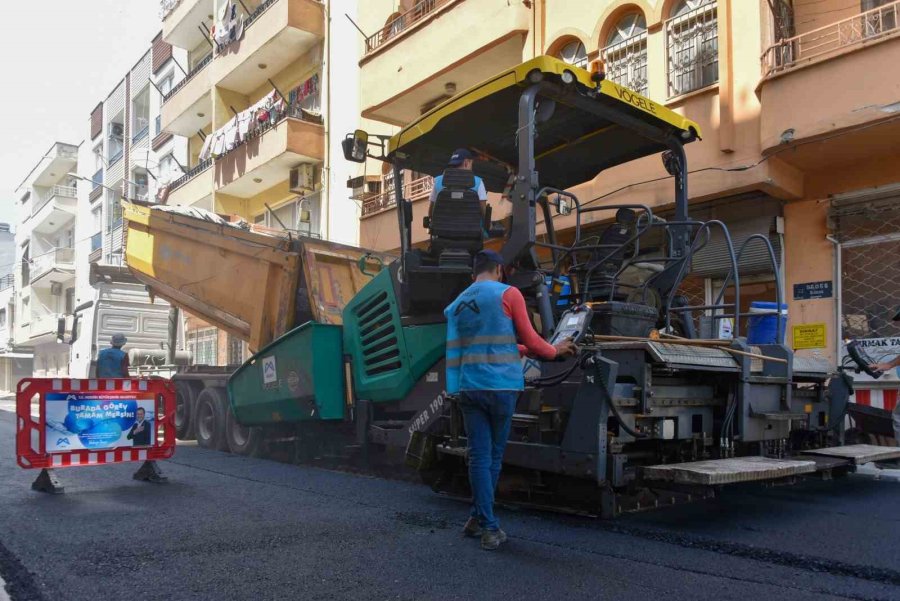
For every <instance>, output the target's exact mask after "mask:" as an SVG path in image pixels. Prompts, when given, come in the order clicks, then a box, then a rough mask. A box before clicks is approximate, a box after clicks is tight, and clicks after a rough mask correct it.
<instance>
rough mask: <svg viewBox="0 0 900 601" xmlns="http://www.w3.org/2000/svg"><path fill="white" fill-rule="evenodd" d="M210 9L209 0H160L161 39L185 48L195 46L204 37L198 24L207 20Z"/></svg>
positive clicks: (188, 48) (189, 48) (211, 7)
mask: <svg viewBox="0 0 900 601" xmlns="http://www.w3.org/2000/svg"><path fill="white" fill-rule="evenodd" d="M212 10H213V3H212V2H211V0H180V1H178V0H162V1H161V2H160V15H161V16H162V17H163V31H162V34H163V40H164V41H165V42H166V43H167V44H171V45H173V46H176V47H178V48H184V49H185V50H192V49H194V48H196V47H197V46H199V45H200V44H201V43H202V42H203V39H204V38H205V37H206V36H205V35H204V34H203V32H202V30H201V28H200V24H201V23H205V22H207V21H209V18H208V17H209V14H210V13H211V12H212Z"/></svg>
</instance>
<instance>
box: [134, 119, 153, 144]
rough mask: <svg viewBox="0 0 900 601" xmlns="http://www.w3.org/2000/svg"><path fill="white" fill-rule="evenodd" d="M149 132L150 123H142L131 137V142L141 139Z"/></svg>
mask: <svg viewBox="0 0 900 601" xmlns="http://www.w3.org/2000/svg"><path fill="white" fill-rule="evenodd" d="M149 133H150V125H149V124H145V125H143V127H141V129H139V130H138V132H137V133H136V134H134V136H132V137H131V141H132V143H134V142H137V141H139V140H142V139H143V138H146V137H147V134H149Z"/></svg>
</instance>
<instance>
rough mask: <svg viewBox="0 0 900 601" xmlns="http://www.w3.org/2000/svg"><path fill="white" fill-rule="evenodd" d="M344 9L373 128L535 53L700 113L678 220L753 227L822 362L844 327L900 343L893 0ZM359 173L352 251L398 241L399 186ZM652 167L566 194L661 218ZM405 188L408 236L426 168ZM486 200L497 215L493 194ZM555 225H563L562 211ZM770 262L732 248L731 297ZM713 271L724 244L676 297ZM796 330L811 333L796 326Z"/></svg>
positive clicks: (695, 290) (631, 0)
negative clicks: (593, 64) (594, 70)
mask: <svg viewBox="0 0 900 601" xmlns="http://www.w3.org/2000/svg"><path fill="white" fill-rule="evenodd" d="M358 23H359V24H360V27H361V28H362V30H363V31H364V32H366V34H367V39H366V47H365V49H364V52H363V54H362V56H361V59H360V73H361V85H360V90H361V105H362V115H363V117H365V118H366V119H368V120H369V121H368V123H369V125H368V128H369V130H370V131H371V132H377V133H390V132H392V131H395V130H396V127H397V126H401V125H403V124H405V123H409V122H410V121H412V120H413V119H415V118H416V117H418V116H419V115H421V114H422V113H424V112H426V111H428V110H429V109H430V108H432V107H433V106H435V105H436V104H437V103H439V102H441V100H443V99H444V98H447V97H449V96H450V95H452V94H453V93H455V92H456V91H462V90H464V89H466V88H468V87H469V86H471V85H473V84H476V83H478V82H479V81H481V80H483V79H484V78H485V77H487V76H489V75H491V74H494V73H496V72H498V71H499V70H501V69H503V68H504V67H508V66H511V65H514V64H517V63H519V62H521V61H523V60H527V59H529V58H531V57H533V56H536V55H540V54H550V55H554V56H557V57H559V58H562V59H563V60H565V61H568V62H570V63H572V64H575V65H579V66H587V65H588V64H589V62H590V61H592V60H595V59H600V60H601V61H603V63H604V65H605V72H606V74H607V77H609V78H610V79H613V80H615V81H616V82H618V83H620V84H623V85H625V86H628V87H630V88H632V89H634V90H636V91H638V92H640V93H642V94H645V95H647V96H648V97H650V98H652V99H654V100H655V101H657V102H662V103H664V104H665V105H666V106H668V107H670V108H672V109H673V110H675V111H676V112H679V113H681V114H683V115H685V116H687V117H689V118H691V119H693V120H695V121H697V122H698V123H699V124H700V125H701V127H702V131H703V133H704V139H703V141H701V142H698V143H694V144H690V145H689V146H688V147H687V154H688V164H689V166H690V168H691V170H692V171H693V173H692V175H691V176H690V187H689V188H690V201H691V205H692V209H691V212H692V215H693V216H695V217H698V218H706V219H708V218H713V217H714V218H718V219H721V220H723V221H725V222H726V223H727V224H728V225H729V227H730V229H731V232H732V235H733V236H734V238H735V239H736V240H737V242H738V243H739V244H740V243H741V242H742V241H743V240H746V239H747V238H748V237H749V236H750V235H752V234H763V235H764V236H766V237H768V238H769V240H770V241H771V242H772V245H773V247H774V248H775V250H776V253H777V255H778V260H779V262H780V263H781V264H782V266H783V268H784V269H783V274H784V281H783V282H781V284H782V285H783V286H784V290H785V295H786V298H787V302H788V304H789V316H790V323H789V325H790V326H791V327H789V328H788V343H789V344H794V346H795V347H796V349H797V352H798V353H799V354H801V355H802V354H807V353H808V354H815V355H820V356H825V357H829V358H831V359H832V360H838V358H839V355H840V354H841V350H840V349H841V346H842V345H841V340H842V339H843V338H844V337H858V338H866V339H870V340H871V344H873V345H891V344H900V338H898V336H900V328H898V326H897V324H896V323H892V322H890V321H889V319H890V316H891V315H892V311H896V307H895V306H894V305H896V304H900V280H898V279H897V276H896V274H897V273H898V271H897V257H898V256H900V175H898V173H900V171H898V168H897V167H898V161H900V154H898V150H900V136H898V133H900V115H898V113H900V87H898V79H897V77H896V65H897V64H898V61H900V2H897V1H893V0H820V1H816V2H799V1H793V2H792V1H791V0H746V1H745V0H607V1H598V2H569V1H567V0H529V1H521V0H516V1H513V2H508V1H507V0H477V1H476V0H401V1H399V2H398V1H396V0H366V1H364V2H359V14H358ZM460 32H465V35H461V34H460ZM511 135H512V132H511ZM357 175H358V179H357V180H356V182H357V186H358V187H357V192H358V194H359V196H358V197H359V198H360V199H361V200H362V202H363V211H362V217H361V221H360V241H361V245H363V246H373V247H375V248H378V249H390V248H395V247H397V246H398V244H399V243H398V238H397V228H396V219H397V218H396V215H395V212H394V210H393V204H394V199H393V197H392V194H391V193H390V191H391V190H392V188H393V186H394V185H395V183H394V182H392V181H390V179H389V178H388V177H387V176H384V177H382V174H381V171H380V167H379V166H376V165H367V166H366V173H364V174H359V173H358V174H357ZM665 176H666V173H665V171H664V169H663V167H662V165H661V164H660V161H659V159H658V158H657V157H652V158H648V159H644V160H640V161H637V162H634V163H632V164H628V165H624V166H621V167H618V168H615V169H611V170H609V171H608V172H604V173H602V174H598V176H597V177H595V178H594V179H593V180H591V181H588V182H585V183H584V184H583V185H580V186H577V187H576V188H575V189H574V190H573V191H574V192H575V193H577V194H578V195H579V197H580V198H582V199H595V198H598V197H603V200H602V202H605V203H610V204H613V203H616V204H619V203H633V202H640V203H645V204H648V205H650V206H652V207H653V208H654V210H655V211H658V212H659V213H660V214H662V215H663V216H665V215H666V214H667V211H668V210H670V208H671V205H672V200H673V199H672V197H671V182H669V181H657V182H654V181H652V180H655V179H657V178H664V177H665ZM402 185H403V186H404V188H403V189H404V193H405V197H406V198H408V199H409V200H411V201H412V205H413V211H414V214H415V217H414V219H413V224H414V227H417V228H418V229H416V230H415V231H414V240H415V241H416V242H423V241H424V240H425V239H426V232H425V231H424V230H423V229H422V228H421V223H422V219H421V217H422V215H424V214H425V212H426V210H427V201H426V200H425V199H426V198H427V196H428V192H429V191H430V189H431V178H430V177H427V176H426V177H421V176H419V175H418V174H406V175H405V181H404V182H402ZM491 204H492V205H493V209H494V215H495V216H498V215H499V216H502V215H504V214H506V213H507V212H508V209H509V202H508V201H507V200H505V199H501V198H492V199H491ZM603 226H604V224H602V223H591V222H590V220H588V223H587V224H586V227H587V228H589V229H591V228H602V227H603ZM556 227H557V229H560V228H562V229H563V230H564V235H565V230H566V229H567V228H572V227H573V218H572V217H560V218H559V219H558V223H557V226H556ZM712 242H713V244H711V245H710V246H711V247H715V246H718V245H720V244H719V243H720V242H721V241H719V240H716V239H714V240H713V241H712ZM766 263H767V260H766V257H765V256H764V253H762V252H759V253H755V252H752V251H751V250H749V249H748V253H747V254H746V255H745V257H744V258H743V260H742V262H741V272H742V280H741V281H742V289H741V299H742V304H744V305H745V307H743V309H744V310H746V309H747V305H749V303H750V302H752V301H754V300H771V299H773V298H774V288H775V285H776V284H777V283H776V282H775V281H774V279H773V278H772V276H771V274H769V273H767V271H768V269H767V265H766ZM727 271H728V266H727V265H726V264H725V261H724V257H717V256H715V255H714V254H713V253H707V254H704V255H703V256H699V255H698V256H697V257H696V258H695V260H694V272H693V273H692V274H691V276H690V277H689V278H688V280H687V281H686V283H685V286H684V289H683V290H682V292H683V293H685V294H686V295H688V296H689V297H690V298H692V299H694V300H696V301H705V300H709V297H710V296H711V291H712V290H715V289H716V287H717V285H718V284H720V283H721V281H722V279H723V277H724V276H725V274H726V273H727ZM698 304H700V303H698ZM793 326H807V328H805V329H804V332H805V333H807V334H808V333H810V332H813V333H815V334H816V335H815V336H811V337H810V336H804V337H803V339H802V340H801V339H800V338H799V334H798V339H796V340H794V339H793V336H792V332H793V329H792V327H793ZM798 332H799V330H798ZM873 348H887V349H889V348H890V347H889V346H887V347H886V346H877V347H874V346H873ZM884 352H890V351H889V350H886V351H884ZM875 354H876V356H877V355H879V353H875ZM890 380H891V384H889V385H890V386H895V385H896V378H895V377H891V378H890ZM873 386H874V385H873ZM873 389H874V388H873ZM879 394H880V393H879ZM885 394H887V395H888V396H891V395H890V394H889V393H885ZM885 398H887V397H885ZM892 398H893V397H892ZM892 402H893V401H892V400H891V399H887V400H886V401H885V404H886V405H891V404H892Z"/></svg>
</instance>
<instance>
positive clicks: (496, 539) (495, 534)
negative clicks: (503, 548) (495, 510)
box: [481, 528, 506, 551]
mask: <svg viewBox="0 0 900 601" xmlns="http://www.w3.org/2000/svg"><path fill="white" fill-rule="evenodd" d="M505 542H506V533H505V532H504V531H503V530H500V529H499V528H497V529H496V530H485V531H484V532H482V533H481V548H482V549H485V550H486V551H493V550H494V549H496V548H497V547H499V546H500V545H502V544H503V543H505Z"/></svg>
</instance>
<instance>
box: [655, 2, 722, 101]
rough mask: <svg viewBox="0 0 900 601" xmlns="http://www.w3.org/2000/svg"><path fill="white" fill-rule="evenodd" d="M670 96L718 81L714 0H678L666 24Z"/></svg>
mask: <svg viewBox="0 0 900 601" xmlns="http://www.w3.org/2000/svg"><path fill="white" fill-rule="evenodd" d="M666 47H667V60H668V74H669V97H672V96H680V95H681V94H687V93H688V92H692V91H694V90H699V89H700V88H704V87H706V86H709V85H712V84H714V83H716V82H717V81H719V23H718V13H717V6H716V1H715V0H681V2H680V3H678V4H677V5H676V6H675V10H673V11H672V17H671V18H670V19H669V20H668V21H666Z"/></svg>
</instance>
